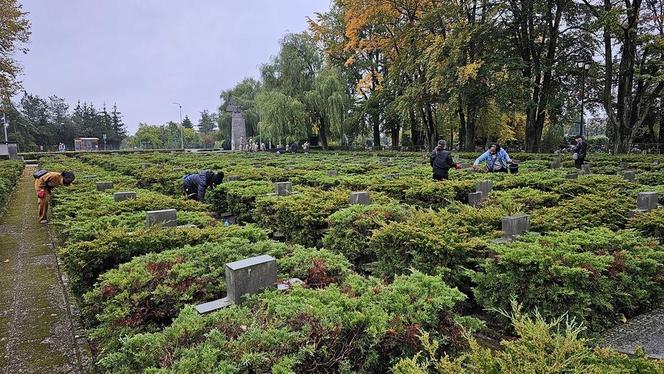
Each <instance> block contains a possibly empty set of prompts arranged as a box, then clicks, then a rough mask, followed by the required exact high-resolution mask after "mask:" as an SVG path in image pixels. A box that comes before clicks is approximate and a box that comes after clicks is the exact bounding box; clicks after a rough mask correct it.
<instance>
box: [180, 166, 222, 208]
mask: <svg viewBox="0 0 664 374" xmlns="http://www.w3.org/2000/svg"><path fill="white" fill-rule="evenodd" d="M182 179H183V183H182V190H183V191H184V194H185V196H186V197H187V199H191V200H196V201H201V202H203V201H205V191H207V189H208V187H212V188H214V187H215V186H216V185H218V184H221V182H223V181H224V173H223V172H221V171H220V172H218V173H214V172H212V171H210V170H203V171H201V172H200V173H197V174H189V175H185V176H184V177H183V178H182Z"/></svg>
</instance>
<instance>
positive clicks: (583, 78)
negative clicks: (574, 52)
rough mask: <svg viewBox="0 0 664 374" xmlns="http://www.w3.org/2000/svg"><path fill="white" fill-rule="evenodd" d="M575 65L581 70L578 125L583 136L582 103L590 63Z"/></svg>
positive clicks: (580, 134)
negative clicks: (579, 120)
mask: <svg viewBox="0 0 664 374" xmlns="http://www.w3.org/2000/svg"><path fill="white" fill-rule="evenodd" d="M576 67H577V68H579V69H580V70H581V123H580V125H579V136H583V130H584V127H585V123H584V118H583V117H584V114H585V113H584V109H583V104H584V100H585V96H586V75H587V74H588V70H590V64H589V63H587V62H577V63H576Z"/></svg>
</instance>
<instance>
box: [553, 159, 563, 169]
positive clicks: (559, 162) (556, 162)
mask: <svg viewBox="0 0 664 374" xmlns="http://www.w3.org/2000/svg"><path fill="white" fill-rule="evenodd" d="M562 167H563V162H562V160H560V159H555V160H553V161H552V162H551V169H560V168H562Z"/></svg>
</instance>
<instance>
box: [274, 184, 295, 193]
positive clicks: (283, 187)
mask: <svg viewBox="0 0 664 374" xmlns="http://www.w3.org/2000/svg"><path fill="white" fill-rule="evenodd" d="M292 191H293V183H291V182H276V183H275V184H274V192H275V193H276V194H277V196H286V195H290V194H291V192H292Z"/></svg>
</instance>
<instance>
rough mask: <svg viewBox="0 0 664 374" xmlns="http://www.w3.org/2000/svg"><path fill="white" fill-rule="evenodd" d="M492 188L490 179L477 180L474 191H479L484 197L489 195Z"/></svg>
mask: <svg viewBox="0 0 664 374" xmlns="http://www.w3.org/2000/svg"><path fill="white" fill-rule="evenodd" d="M492 190H493V182H492V181H490V180H484V181H477V183H475V191H477V192H481V193H482V195H483V197H484V198H485V199H486V198H487V197H489V193H490V192H491V191H492Z"/></svg>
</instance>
